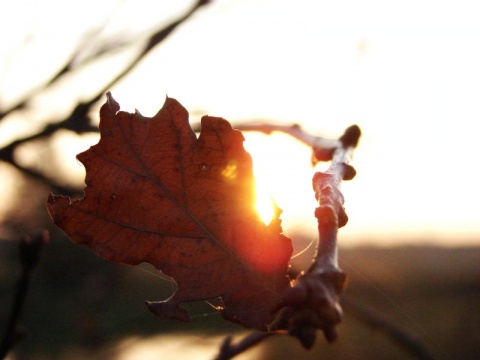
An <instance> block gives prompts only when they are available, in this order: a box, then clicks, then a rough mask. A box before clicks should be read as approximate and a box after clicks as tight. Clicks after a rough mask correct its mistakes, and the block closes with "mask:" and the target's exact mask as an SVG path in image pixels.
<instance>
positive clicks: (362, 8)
mask: <svg viewBox="0 0 480 360" xmlns="http://www.w3.org/2000/svg"><path fill="white" fill-rule="evenodd" d="M46 3H47V2H45V1H33V0H23V1H17V2H10V3H9V5H8V11H0V37H1V38H0V104H5V105H8V104H11V103H14V102H15V99H16V98H18V97H19V96H21V94H22V93H23V92H25V91H26V90H27V89H28V88H29V86H31V85H32V83H35V82H36V83H40V82H41V81H44V80H45V79H47V78H48V75H49V74H50V73H52V72H54V71H55V70H56V69H57V67H58V64H59V63H60V62H61V61H64V60H65V59H67V58H68V55H69V54H70V52H71V51H73V50H74V49H75V48H76V46H77V41H78V39H79V38H80V37H81V35H82V34H84V33H85V32H86V31H87V30H88V29H89V28H91V27H92V26H99V25H101V24H102V21H103V20H104V19H105V18H106V17H110V23H109V25H108V26H107V27H106V28H105V29H103V30H101V29H97V31H96V33H98V36H97V39H100V40H102V39H108V38H109V37H111V36H115V35H117V34H118V33H119V32H120V33H121V34H122V37H123V38H126V37H129V36H133V37H135V36H139V34H141V33H142V31H143V30H145V29H149V28H151V27H152V26H154V25H155V24H156V23H158V21H161V20H165V19H169V18H171V16H173V15H175V14H179V13H180V12H181V11H182V9H184V8H185V7H186V6H188V4H189V3H190V2H189V1H178V0H175V1H174V0H172V1H158V0H155V1H147V0H142V1H139V0H136V1H114V0H108V1H101V2H99V1H96V0H89V1H86V0H84V1H83V2H82V6H81V7H78V8H76V7H77V6H78V3H77V2H73V1H65V0H61V1H60V0H56V1H53V0H52V1H49V2H48V5H47V6H46V5H45V4H46ZM15 6H18V7H15ZM4 7H5V6H4ZM4 10H5V9H4ZM479 14H480V3H479V2H478V1H476V0H470V1H463V0H448V1H442V0H436V1H427V0H415V1H410V0H394V1H374V0H370V1H353V0H351V1H342V0H338V1H326V0H320V1H307V0H295V1H293V0H289V1H287V0H242V1H240V0H218V1H213V4H212V5H210V6H208V7H205V8H204V9H203V10H202V11H200V12H198V13H197V14H196V15H195V17H194V19H192V20H191V21H190V22H188V23H186V24H185V25H184V26H182V28H181V29H179V30H178V31H176V32H175V34H174V35H173V36H171V37H170V38H169V40H168V41H167V42H165V43H164V44H163V45H162V46H161V47H160V48H159V49H158V50H157V51H155V52H154V53H152V54H151V55H150V56H148V58H146V59H145V61H144V62H143V63H142V64H141V66H140V67H138V68H137V69H136V71H134V72H133V73H132V74H131V75H130V76H129V77H128V78H126V79H125V80H124V81H122V82H121V83H120V84H119V85H118V86H115V87H114V88H113V89H111V90H112V92H113V95H114V97H115V98H116V100H117V101H118V102H119V103H120V105H121V106H122V109H124V110H126V111H133V110H134V109H135V108H137V109H139V110H140V111H141V112H142V114H144V115H146V116H152V115H153V114H155V113H156V111H157V110H158V109H159V108H160V107H161V106H162V104H163V101H164V98H165V95H166V94H168V96H170V97H174V98H176V99H178V100H179V101H180V102H182V104H183V105H184V106H185V107H186V108H187V109H188V110H189V111H190V112H191V113H192V118H193V119H194V120H196V119H198V118H199V116H200V115H203V114H209V115H214V116H222V117H224V118H226V119H228V120H230V121H231V122H232V123H233V124H235V123H241V122H242V121H250V120H255V119H262V120H271V121H274V122H278V123H282V124H291V123H294V122H295V123H299V124H301V125H302V126H303V127H305V128H306V129H308V130H309V131H311V132H312V133H314V134H319V135H324V136H331V137H337V136H339V135H341V134H342V133H343V131H344V129H345V128H346V127H347V126H349V125H351V124H358V125H359V126H360V127H361V128H362V130H363V136H362V139H361V142H360V145H359V148H358V149H357V151H356V152H355V157H354V163H353V165H354V166H355V167H356V169H357V172H358V175H357V177H356V178H355V179H354V180H353V181H351V182H349V183H345V184H344V186H343V189H344V193H345V197H346V204H345V206H346V210H347V213H348V215H349V217H350V221H349V223H348V224H347V226H346V227H345V228H344V229H342V230H341V232H340V239H341V241H342V243H343V244H344V245H354V244H358V243H361V242H370V243H375V244H384V245H390V244H393V243H398V242H402V243H408V242H414V241H416V240H418V239H419V238H421V239H423V240H426V241H429V242H436V243H442V244H449V245H461V244H466V243H470V244H477V245H480V219H479V214H480V190H479V189H478V184H479V180H480V179H479V178H480V173H479V170H478V167H477V166H476V165H475V164H476V160H475V159H476V156H478V155H480V145H479V141H478V140H477V137H478V133H479V130H480V127H479V120H480V21H479V20H478V15H479ZM12 20H13V21H14V22H12ZM22 44H23V45H22ZM90 44H91V43H90ZM132 53H133V52H132V51H125V52H124V53H123V54H120V55H119V56H117V57H115V58H112V59H109V60H108V61H107V60H105V61H104V62H103V64H102V66H101V67H100V66H98V67H89V68H88V69H85V71H84V72H82V73H81V74H79V75H77V76H73V77H71V78H70V79H69V80H71V84H70V85H69V84H66V82H64V83H62V84H61V85H62V86H61V87H60V86H59V87H58V88H57V89H55V91H51V92H50V93H48V94H46V95H43V96H42V97H39V98H37V99H35V100H36V103H37V104H38V105H39V109H40V110H38V108H37V110H36V111H37V113H36V115H35V116H33V119H34V120H30V121H37V120H35V119H37V117H38V118H40V116H38V113H42V114H44V117H45V116H47V115H57V116H61V113H60V110H61V109H62V107H63V106H64V104H72V102H75V101H76V99H81V98H82V97H85V96H88V94H90V93H92V92H93V91H94V90H95V89H96V88H98V86H100V85H99V84H102V83H103V81H106V80H107V79H108V78H109V75H110V74H112V73H115V72H116V70H117V69H118V68H119V66H120V64H121V63H122V61H123V59H124V58H125V56H129V55H131V54H132ZM97 85H98V86H97ZM46 114H47V115H46ZM30 119H32V117H30ZM7 120H9V121H5V122H4V123H2V124H0V134H2V135H0V143H2V144H3V143H5V141H6V140H5V138H6V137H5V136H6V135H5V134H7V133H8V134H12V132H13V131H19V130H18V129H19V128H22V127H21V126H19V125H18V123H19V119H7ZM14 120H15V125H13V123H14ZM38 121H39V122H40V121H41V120H38ZM23 125H24V126H23V127H24V128H31V127H32V124H31V123H26V122H24V123H23ZM59 144H60V145H61V146H62V152H63V154H64V157H65V158H66V159H69V161H70V162H71V164H72V166H73V168H74V170H75V171H78V172H79V173H81V171H82V169H81V167H80V166H79V165H78V163H77V162H76V160H75V159H74V155H75V153H76V152H78V151H80V150H81V149H82V146H83V147H85V146H86V145H84V144H83V145H76V144H75V141H73V140H72V139H69V141H63V142H61V143H59ZM246 146H247V148H248V149H250V150H251V151H252V155H253V157H254V162H255V166H256V171H257V174H258V175H257V177H258V182H259V188H260V190H259V193H260V195H261V196H263V197H265V198H268V197H269V196H273V197H274V198H275V200H276V201H277V203H278V204H279V205H280V207H282V208H283V209H284V219H285V220H284V225H285V228H286V232H287V234H294V233H295V232H297V231H310V232H311V233H312V234H314V231H315V227H316V224H315V219H314V217H313V210H314V207H315V201H314V198H313V192H312V190H311V185H310V182H311V176H312V174H313V171H312V170H311V169H310V168H309V165H308V164H309V160H310V159H309V156H310V153H309V150H308V149H307V148H305V147H304V146H302V145H300V144H298V143H296V142H295V141H293V140H291V139H289V138H287V137H286V136H281V135H276V136H272V137H271V138H266V137H264V136H262V135H258V134H255V135H251V136H248V139H247V144H246ZM79 149H80V150H79ZM74 170H72V171H74Z"/></svg>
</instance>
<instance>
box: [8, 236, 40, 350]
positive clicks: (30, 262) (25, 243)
mask: <svg viewBox="0 0 480 360" xmlns="http://www.w3.org/2000/svg"><path fill="white" fill-rule="evenodd" d="M48 239H49V235H48V231H46V230H44V231H43V232H40V233H37V234H35V235H34V236H33V237H29V236H26V237H25V238H23V239H22V241H21V242H20V247H19V250H20V254H19V257H20V261H21V263H22V272H21V274H20V278H19V279H18V282H17V289H16V292H15V297H14V299H13V303H12V310H11V312H10V317H9V319H8V323H7V327H6V329H5V334H4V336H3V339H2V343H1V344H0V359H3V358H5V357H6V356H7V354H8V352H9V351H10V349H12V348H13V346H14V345H15V344H16V342H17V341H18V340H19V339H20V338H21V337H22V336H23V331H22V329H21V327H20V324H19V321H20V317H21V315H22V311H23V305H24V303H25V299H26V296H27V289H28V286H29V284H30V281H31V278H32V273H33V270H34V268H35V266H36V265H37V263H38V260H39V258H40V254H41V251H42V249H43V247H44V246H45V245H46V244H47V243H48Z"/></svg>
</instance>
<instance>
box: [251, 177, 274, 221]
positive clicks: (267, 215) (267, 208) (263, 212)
mask: <svg viewBox="0 0 480 360" xmlns="http://www.w3.org/2000/svg"><path fill="white" fill-rule="evenodd" d="M267 193H268V191H265V190H263V189H259V188H258V186H257V202H256V203H255V208H256V209H257V212H258V215H260V218H261V219H262V221H263V222H264V223H265V225H268V224H270V222H271V221H272V220H273V216H274V214H275V211H274V207H273V199H272V198H271V197H269V196H267Z"/></svg>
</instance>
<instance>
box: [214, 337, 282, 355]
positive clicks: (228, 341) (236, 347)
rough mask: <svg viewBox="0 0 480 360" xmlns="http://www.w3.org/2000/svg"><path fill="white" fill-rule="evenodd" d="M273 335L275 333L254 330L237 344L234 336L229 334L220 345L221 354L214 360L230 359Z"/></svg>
mask: <svg viewBox="0 0 480 360" xmlns="http://www.w3.org/2000/svg"><path fill="white" fill-rule="evenodd" d="M271 335H273V333H261V332H260V333H259V332H254V333H250V334H248V335H247V336H245V337H244V338H243V339H242V340H240V341H239V342H238V343H236V344H232V336H227V337H226V338H225V340H223V343H222V345H221V347H220V352H219V354H218V355H217V356H216V357H215V359H214V360H228V359H231V358H233V357H234V356H236V355H238V354H240V353H242V352H244V351H246V350H248V349H249V348H251V347H253V346H255V345H257V344H258V343H259V342H261V341H263V340H264V339H266V338H267V337H269V336H271Z"/></svg>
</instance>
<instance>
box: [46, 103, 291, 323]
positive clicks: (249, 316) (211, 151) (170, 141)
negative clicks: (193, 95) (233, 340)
mask: <svg viewBox="0 0 480 360" xmlns="http://www.w3.org/2000/svg"><path fill="white" fill-rule="evenodd" d="M119 110H120V106H119V104H118V103H117V102H116V101H115V100H114V99H113V98H112V96H111V95H110V94H107V102H106V103H105V104H104V105H103V106H102V108H101V110H100V135H101V139H100V141H99V142H98V144H96V145H94V146H92V147H91V148H90V149H89V150H87V151H85V152H83V153H81V154H79V155H78V156H77V158H78V160H80V161H81V162H82V163H83V164H84V165H85V168H86V172H87V174H86V178H85V183H86V187H85V196H84V198H83V199H80V200H75V201H72V200H71V199H69V198H68V197H65V196H56V195H50V197H49V199H48V204H47V206H48V211H49V213H50V216H51V217H52V219H53V221H54V222H55V224H56V225H57V226H59V227H60V228H62V229H63V230H64V231H65V232H66V233H67V234H68V236H69V237H70V239H71V240H72V241H73V242H75V243H78V244H86V245H88V246H89V247H91V248H92V250H93V251H94V252H95V253H96V254H98V255H99V256H101V257H103V258H105V259H107V260H111V261H115V262H119V263H126V264H131V265H136V264H139V263H141V262H147V263H150V264H152V265H153V266H155V267H156V268H157V269H159V270H161V271H162V272H163V273H165V274H167V275H169V276H171V277H172V278H173V279H174V280H175V282H176V283H177V286H178V288H177V290H176V292H175V293H174V294H173V295H172V296H171V297H170V298H169V299H167V300H165V301H159V302H151V303H147V304H148V305H149V308H150V310H151V311H152V312H154V313H155V314H156V315H157V316H158V317H160V318H163V319H178V320H182V321H188V320H189V316H188V313H187V311H186V310H185V309H184V308H182V307H181V306H180V303H183V302H189V301H195V300H206V299H212V298H217V297H221V298H222V300H223V304H224V307H223V309H222V310H221V313H222V315H223V316H224V317H225V318H226V319H228V320H230V321H234V322H237V323H239V324H241V325H244V326H246V327H251V328H256V329H260V330H266V328H267V325H268V324H269V323H270V322H271V321H272V320H273V317H274V314H273V313H272V312H273V309H275V307H276V305H278V303H279V301H280V297H281V294H282V293H283V291H284V290H285V289H286V288H288V287H289V280H288V278H287V269H288V262H289V259H290V256H291V253H292V245H291V240H290V239H289V238H287V237H285V236H283V235H282V234H281V231H282V230H281V226H280V220H279V219H278V216H277V219H274V220H273V221H272V223H271V224H270V225H268V226H267V225H265V224H264V223H263V222H262V220H261V219H260V217H259V216H258V213H257V212H256V210H255V207H254V202H255V181H254V177H253V171H252V160H251V157H250V155H249V154H248V153H247V152H246V151H245V149H244V148H243V141H244V137H243V135H242V133H241V132H240V131H238V130H234V129H232V127H231V125H230V123H229V122H228V121H226V120H224V119H222V118H218V117H211V116H204V117H203V118H202V120H201V134H200V136H199V137H198V138H197V136H196V134H195V133H194V132H193V130H192V128H191V127H190V124H189V122H188V113H187V111H186V110H185V108H184V107H183V106H182V105H181V104H180V103H179V102H178V101H176V100H174V99H171V98H167V99H166V101H165V104H164V105H163V107H162V109H161V110H160V111H159V112H158V113H157V114H156V115H155V116H154V117H152V118H148V117H144V116H142V115H141V114H140V113H139V112H138V111H137V112H136V113H135V114H130V113H127V112H123V111H119Z"/></svg>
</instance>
